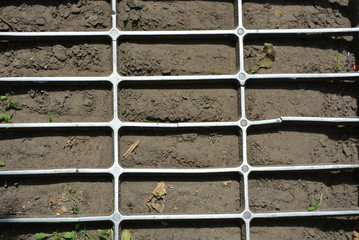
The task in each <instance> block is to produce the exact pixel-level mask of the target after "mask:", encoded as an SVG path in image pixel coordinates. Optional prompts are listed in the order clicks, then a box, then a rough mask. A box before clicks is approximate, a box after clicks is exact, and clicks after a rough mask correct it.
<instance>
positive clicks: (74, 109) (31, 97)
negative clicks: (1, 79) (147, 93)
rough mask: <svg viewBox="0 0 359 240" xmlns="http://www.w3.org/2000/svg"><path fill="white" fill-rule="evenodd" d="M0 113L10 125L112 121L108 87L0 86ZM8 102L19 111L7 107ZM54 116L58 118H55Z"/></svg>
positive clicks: (96, 84) (56, 84) (63, 84)
mask: <svg viewBox="0 0 359 240" xmlns="http://www.w3.org/2000/svg"><path fill="white" fill-rule="evenodd" d="M6 94H10V95H9V96H8V98H7V99H6V100H3V101H1V100H0V102H1V103H2V104H3V105H5V106H0V112H1V113H6V114H10V115H12V120H13V122H16V123H19V122H49V121H50V119H49V114H50V115H52V116H54V117H55V119H53V120H52V121H53V122H81V121H84V122H105V121H110V120H112V117H113V106H112V102H113V101H112V100H113V96H112V93H111V87H110V85H108V84H98V83H95V84H94V85H91V84H80V83H62V84H61V85H59V83H21V84H9V83H2V84H1V83H0V95H1V96H6ZM10 101H14V102H15V103H17V104H20V105H21V109H16V108H14V107H9V106H6V104H8V103H9V102H10ZM56 116H57V117H58V118H56Z"/></svg>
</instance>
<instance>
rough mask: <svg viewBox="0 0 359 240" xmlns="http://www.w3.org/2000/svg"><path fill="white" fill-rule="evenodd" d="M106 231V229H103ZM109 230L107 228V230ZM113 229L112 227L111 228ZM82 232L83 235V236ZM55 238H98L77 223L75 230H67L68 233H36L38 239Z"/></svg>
mask: <svg viewBox="0 0 359 240" xmlns="http://www.w3.org/2000/svg"><path fill="white" fill-rule="evenodd" d="M98 231H102V230H100V229H99V230H98ZM103 231H105V230H103ZM106 231H107V230H106ZM111 231H112V229H111ZM81 234H82V235H83V236H82V237H81ZM50 238H51V239H53V240H63V239H65V240H81V239H84V240H96V238H94V237H92V236H91V235H90V234H89V233H88V232H87V231H86V228H84V229H82V228H81V226H80V224H76V225H75V231H71V232H66V233H63V234H61V233H58V232H53V233H43V232H41V233H36V234H35V239H36V240H43V239H50Z"/></svg>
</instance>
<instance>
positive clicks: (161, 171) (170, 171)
mask: <svg viewBox="0 0 359 240" xmlns="http://www.w3.org/2000/svg"><path fill="white" fill-rule="evenodd" d="M239 171H240V168H239V167H238V168H205V169H172V168H171V169H169V168H168V169H165V168H161V169H158V168H128V169H126V168H125V169H123V173H124V174H135V173H138V174H152V173H154V174H218V173H239ZM0 173H1V172H0Z"/></svg>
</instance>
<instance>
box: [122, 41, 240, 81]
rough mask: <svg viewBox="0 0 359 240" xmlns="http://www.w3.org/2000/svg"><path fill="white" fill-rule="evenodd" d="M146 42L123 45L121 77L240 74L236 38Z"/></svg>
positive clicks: (128, 42)
mask: <svg viewBox="0 0 359 240" xmlns="http://www.w3.org/2000/svg"><path fill="white" fill-rule="evenodd" d="M142 39H143V38H141V40H140V39H126V40H124V41H122V42H121V43H120V44H119V47H118V51H119V61H118V62H119V66H118V68H119V73H120V74H121V75H124V76H154V75H159V76H161V75H216V74H217V75H220V74H221V75H223V74H235V73H236V72H237V71H238V63H237V54H236V42H234V41H233V39H219V40H217V39H214V40H209V39H201V40H199V39H198V40H170V39H168V40H165V39H152V40H151V39H144V40H142Z"/></svg>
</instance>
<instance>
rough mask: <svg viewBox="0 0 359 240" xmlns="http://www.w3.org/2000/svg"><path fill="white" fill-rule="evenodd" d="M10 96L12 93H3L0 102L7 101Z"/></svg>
mask: <svg viewBox="0 0 359 240" xmlns="http://www.w3.org/2000/svg"><path fill="white" fill-rule="evenodd" d="M11 95H14V92H13V91H11V92H7V93H5V95H3V96H0V99H1V101H5V100H7V99H8V98H9V97H10V96H11Z"/></svg>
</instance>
